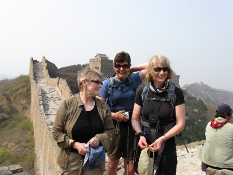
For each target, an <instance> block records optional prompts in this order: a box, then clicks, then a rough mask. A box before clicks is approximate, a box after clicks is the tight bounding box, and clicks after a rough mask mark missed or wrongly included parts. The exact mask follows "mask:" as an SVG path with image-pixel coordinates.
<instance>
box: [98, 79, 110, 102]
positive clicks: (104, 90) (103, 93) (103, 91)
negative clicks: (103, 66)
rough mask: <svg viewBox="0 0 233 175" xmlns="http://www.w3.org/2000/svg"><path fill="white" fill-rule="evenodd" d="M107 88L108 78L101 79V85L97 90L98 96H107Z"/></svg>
mask: <svg viewBox="0 0 233 175" xmlns="http://www.w3.org/2000/svg"><path fill="white" fill-rule="evenodd" d="M107 90H108V79H106V80H104V81H103V85H102V87H101V88H100V90H99V96H100V97H102V98H104V99H106V98H107V97H106V96H107Z"/></svg>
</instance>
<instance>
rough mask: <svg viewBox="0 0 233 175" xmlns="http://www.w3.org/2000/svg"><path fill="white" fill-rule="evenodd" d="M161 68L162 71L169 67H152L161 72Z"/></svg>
mask: <svg viewBox="0 0 233 175" xmlns="http://www.w3.org/2000/svg"><path fill="white" fill-rule="evenodd" d="M161 70H163V72H168V71H169V68H168V67H155V68H154V71H155V72H161Z"/></svg>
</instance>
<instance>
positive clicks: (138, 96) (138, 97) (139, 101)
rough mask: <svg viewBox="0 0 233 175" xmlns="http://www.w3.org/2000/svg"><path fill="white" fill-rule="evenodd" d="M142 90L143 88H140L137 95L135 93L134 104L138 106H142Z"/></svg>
mask: <svg viewBox="0 0 233 175" xmlns="http://www.w3.org/2000/svg"><path fill="white" fill-rule="evenodd" d="M143 88H144V87H140V88H139V89H138V90H137V93H136V98H135V103H136V104H138V105H139V106H142V91H143Z"/></svg>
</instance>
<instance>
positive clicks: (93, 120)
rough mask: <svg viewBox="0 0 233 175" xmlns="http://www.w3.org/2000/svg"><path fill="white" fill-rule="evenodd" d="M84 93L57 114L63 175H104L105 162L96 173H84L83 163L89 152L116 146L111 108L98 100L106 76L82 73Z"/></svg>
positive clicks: (55, 132) (66, 102) (92, 71)
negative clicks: (88, 147)
mask: <svg viewBox="0 0 233 175" xmlns="http://www.w3.org/2000/svg"><path fill="white" fill-rule="evenodd" d="M77 80H78V85H79V88H80V92H79V93H78V94H77V95H76V96H73V97H70V98H68V99H65V100H64V101H63V102H62V103H61V105H60V107H59V109H58V111H57V114H56V119H55V122H54V125H53V131H52V133H53V137H54V140H55V141H56V142H57V144H58V146H59V147H60V148H61V151H60V154H59V157H58V165H59V166H60V167H61V169H62V173H61V174H63V175H78V174H80V172H82V174H83V175H102V174H103V172H104V167H105V166H104V162H103V164H101V165H100V166H97V167H95V168H94V169H92V170H83V168H82V164H81V161H80V160H81V159H82V157H84V155H85V154H86V153H89V149H87V148H86V147H85V144H89V146H90V147H92V148H95V147H97V146H103V147H104V148H105V149H106V150H108V148H109V146H110V144H111V142H112V134H113V132H114V126H113V123H112V117H111V111H110V109H109V107H108V105H107V104H106V103H105V102H104V101H101V100H99V99H97V98H96V97H95V96H97V95H98V94H99V89H100V87H101V86H102V75H101V73H100V72H98V71H97V70H95V69H93V68H90V67H86V68H85V69H83V70H82V71H81V72H79V73H78V78H77Z"/></svg>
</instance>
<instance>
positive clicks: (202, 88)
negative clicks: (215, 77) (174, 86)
mask: <svg viewBox="0 0 233 175" xmlns="http://www.w3.org/2000/svg"><path fill="white" fill-rule="evenodd" d="M182 89H184V90H186V91H187V93H188V94H190V95H192V96H194V97H196V98H198V99H201V100H203V101H204V102H205V103H207V104H210V105H214V106H217V105H219V104H221V103H227V104H229V105H230V106H233V92H231V91H229V90H222V89H217V88H213V87H211V86H209V85H207V84H205V83H203V82H195V83H192V84H187V85H184V86H183V87H182Z"/></svg>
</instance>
